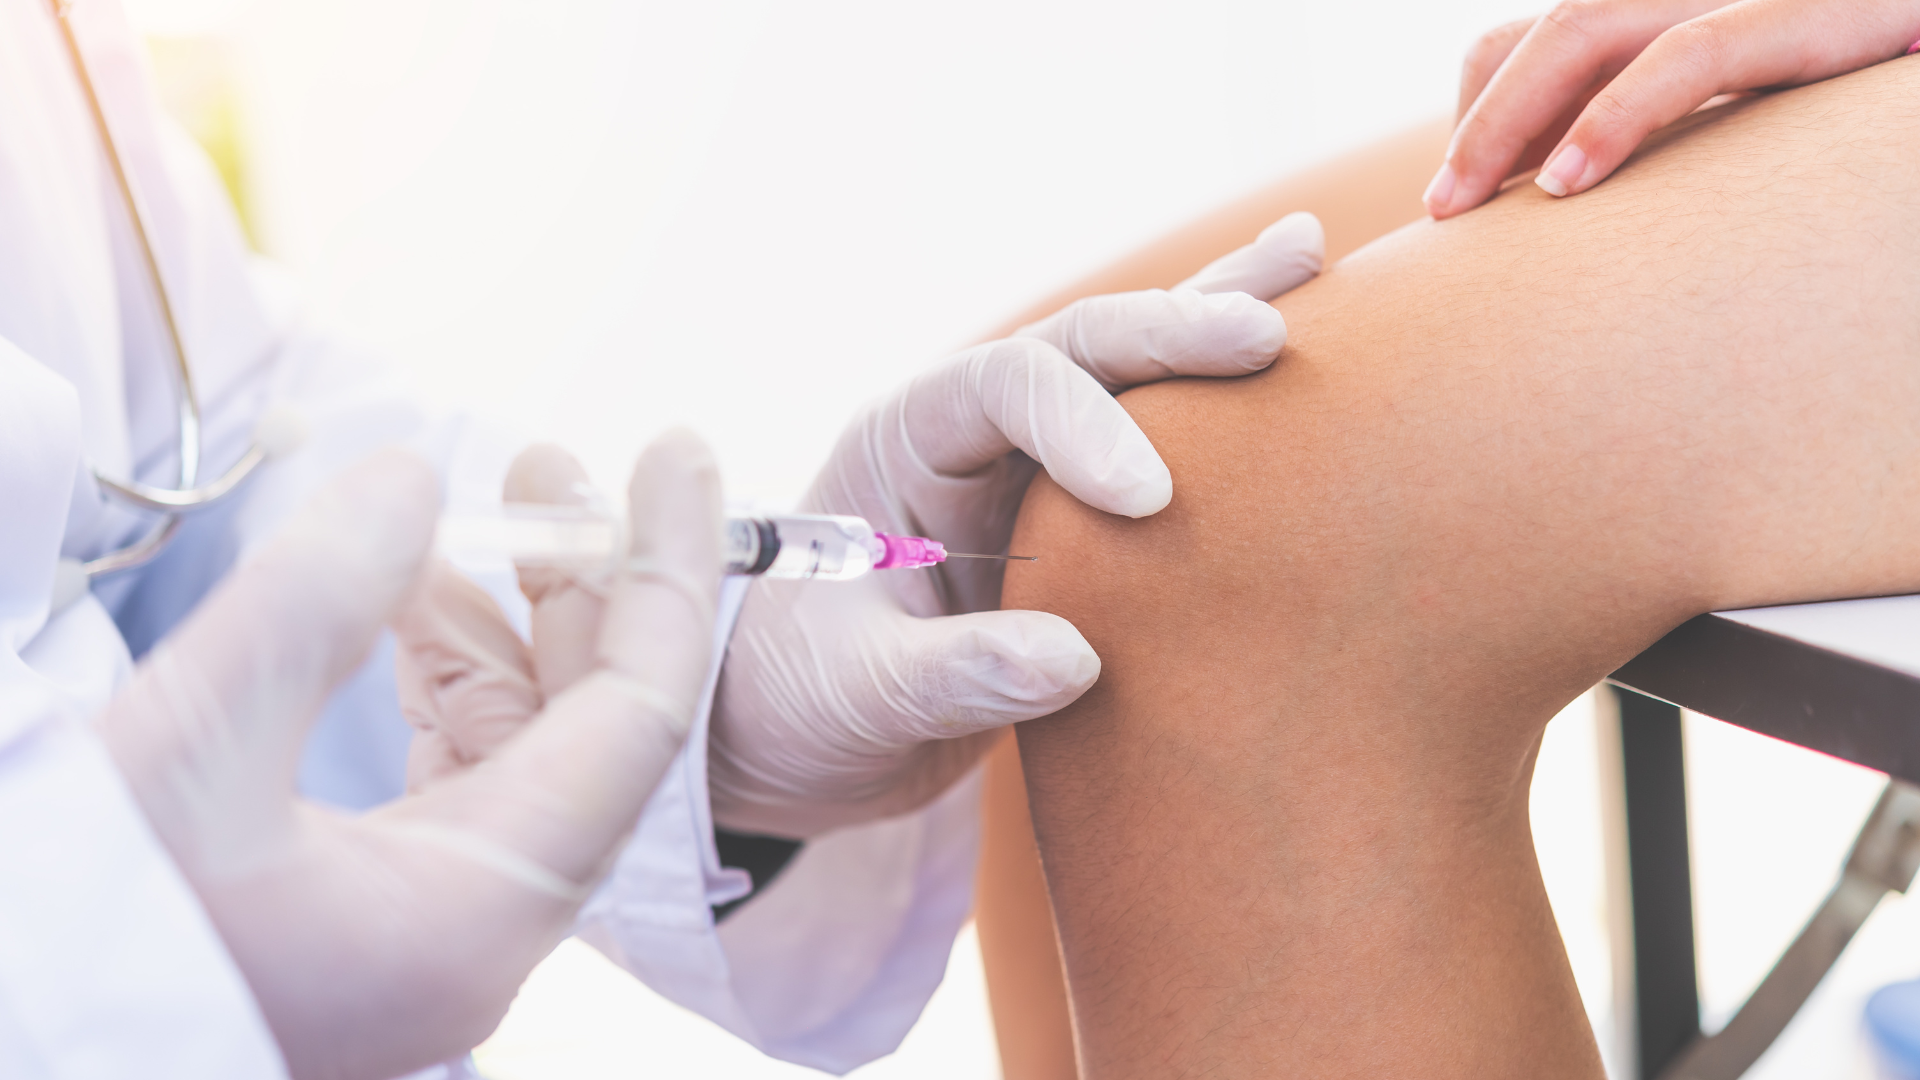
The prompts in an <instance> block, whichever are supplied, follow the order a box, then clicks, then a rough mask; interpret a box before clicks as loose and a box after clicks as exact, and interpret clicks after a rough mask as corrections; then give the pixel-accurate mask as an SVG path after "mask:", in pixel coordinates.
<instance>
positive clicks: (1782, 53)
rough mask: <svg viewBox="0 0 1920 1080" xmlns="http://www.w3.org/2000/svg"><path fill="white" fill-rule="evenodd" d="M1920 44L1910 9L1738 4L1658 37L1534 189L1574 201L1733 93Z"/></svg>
mask: <svg viewBox="0 0 1920 1080" xmlns="http://www.w3.org/2000/svg"><path fill="white" fill-rule="evenodd" d="M1916 35H1920V9H1916V7H1915V6H1914V5H1913V4H1911V3H1908V2H1904V0H1902V2H1894V0H1875V2H1867V3H1862V2H1860V0H1829V2H1826V3H1813V4H1809V3H1804V2H1791V0H1744V2H1742V3H1739V4H1735V5H1733V6H1732V7H1727V8H1722V9H1720V10H1718V11H1715V12H1712V13H1711V14H1708V15H1704V16H1701V17H1700V18H1697V19H1694V20H1692V21H1690V22H1686V23H1683V24H1681V25H1679V26H1676V27H1674V28H1673V29H1671V30H1668V31H1667V32H1666V33H1664V34H1661V35H1660V37H1659V38H1658V39H1656V40H1655V41H1654V42H1653V44H1651V45H1649V46H1648V47H1647V49H1646V51H1645V52H1642V53H1641V54H1640V56H1639V57H1638V58H1637V59H1635V60H1634V61H1633V63H1631V64H1629V65H1628V66H1627V69H1626V70H1625V71H1623V72H1621V73H1620V75H1619V77H1618V78H1616V79H1614V80H1613V81H1612V82H1611V83H1609V84H1608V85H1607V87H1606V89H1604V90H1602V91H1601V92H1600V93H1599V95H1598V96H1596V97H1595V98H1594V99H1593V101H1592V102H1591V103H1589V104H1588V105H1587V107H1586V109H1585V110H1584V111H1583V112H1582V113H1581V114H1580V117H1579V119H1578V120H1576V121H1575V122H1574V124H1573V126H1572V128H1570V129H1569V130H1568V131H1567V134H1566V136H1565V137H1564V138H1562V139H1561V140H1560V145H1559V147H1558V148H1557V149H1556V150H1555V151H1554V153H1553V155H1552V157H1550V158H1549V159H1548V161H1547V163H1546V165H1545V166H1544V167H1542V168H1541V170H1540V175H1539V176H1538V177H1537V178H1536V181H1535V182H1536V183H1538V184H1539V185H1540V187H1541V188H1543V189H1544V190H1546V191H1547V192H1548V193H1549V194H1552V195H1572V194H1576V193H1578V192H1582V191H1585V190H1587V189H1588V188H1590V187H1592V186H1593V185H1595V184H1597V183H1599V182H1600V181H1601V180H1603V179H1605V178H1606V177H1607V176H1608V175H1609V174H1611V173H1612V172H1613V171H1614V170H1615V169H1617V168H1619V167H1620V163H1621V162H1623V161H1625V160H1626V159H1627V157H1628V155H1630V154H1632V153H1633V151H1634V149H1635V148H1637V147H1638V146H1639V145H1640V143H1641V142H1642V141H1643V140H1645V139H1646V137H1647V136H1648V135H1649V134H1651V133H1652V132H1654V131H1656V130H1658V129H1660V128H1662V127H1665V126H1666V125H1668V124H1670V123H1672V122H1673V121H1675V120H1678V119H1680V118H1681V117H1683V116H1685V115H1687V114H1688V113H1690V112H1692V111H1693V110H1695V109H1697V108H1699V107H1700V106H1701V105H1702V104H1704V103H1705V102H1707V101H1708V100H1710V99H1712V98H1714V97H1716V96H1718V95H1720V94H1723V93H1727V92H1730V91H1736V90H1752V89H1759V88H1762V87H1773V86H1798V85H1801V84H1804V83H1810V82H1816V81H1818V80H1820V79H1825V78H1829V77H1831V76H1834V75H1840V74H1844V73H1846V72H1849V71H1856V70H1858V69H1860V68H1863V67H1867V66H1869V65H1871V64H1876V63H1879V62H1880V61H1882V60H1887V59H1891V58H1892V57H1895V56H1899V55H1901V54H1902V53H1904V52H1906V51H1907V48H1908V46H1910V45H1911V44H1913V42H1914V39H1915V37H1916Z"/></svg>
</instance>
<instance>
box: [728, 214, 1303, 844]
mask: <svg viewBox="0 0 1920 1080" xmlns="http://www.w3.org/2000/svg"><path fill="white" fill-rule="evenodd" d="M1323 248H1324V238H1323V235H1322V233H1321V229H1320V223H1319V221H1318V220H1316V219H1315V218H1314V217H1313V216H1312V215H1310V214H1293V215H1289V216H1288V217H1286V218H1283V219H1282V220H1281V221H1279V222H1277V223H1275V224H1274V225H1273V226H1271V227H1269V228H1268V229H1267V230H1266V231H1265V232H1263V233H1262V234H1261V235H1260V238H1259V239H1258V240H1256V241H1255V242H1254V243H1253V244H1251V245H1249V246H1248V247H1246V248H1243V249H1241V250H1239V251H1237V252H1234V253H1233V254H1231V255H1228V256H1226V257H1225V258H1223V259H1221V260H1219V261H1217V262H1215V263H1214V264H1213V265H1211V266H1209V267H1207V268H1206V269H1205V270H1203V271H1201V272H1200V273H1199V274H1198V275H1195V277H1194V278H1192V279H1190V280H1189V281H1188V282H1186V283H1183V284H1182V285H1181V286H1179V287H1176V288H1175V289H1173V290H1171V291H1161V290H1150V291H1146V292H1136V293H1125V294H1121V295H1115V296H1097V297H1092V298H1089V299H1086V300H1081V301H1079V302H1077V303H1075V304H1072V305H1070V306H1068V307H1067V308H1065V309H1064V310H1062V311H1060V312H1058V313H1057V314H1055V315H1052V316H1050V317H1048V318H1046V319H1043V320H1041V321H1040V322H1038V323H1035V324H1033V325H1032V326H1029V327H1026V328H1025V329H1023V330H1021V331H1020V332H1019V333H1018V334H1016V335H1015V336H1014V337H1012V338H1009V339H1007V340H1004V341H996V342H992V343H990V344H986V345H981V346H978V347H976V348H973V349H969V350H967V351H966V352H964V353H961V354H960V355H958V356H956V357H953V358H951V359H949V360H947V361H946V362H944V363H942V364H940V365H939V366H937V367H935V368H934V369H932V370H930V371H928V372H926V373H925V374H923V375H921V376H919V377H918V378H916V379H914V380H912V381H911V382H909V383H908V384H907V386H906V387H905V388H904V389H902V390H901V391H900V392H899V393H897V394H895V395H894V396H893V397H891V398H889V399H887V400H885V401H883V402H881V403H879V404H877V405H875V406H873V407H871V408H869V409H867V410H866V411H865V412H864V413H863V414H862V415H861V416H860V418H859V419H858V420H856V421H855V422H854V424H853V425H852V427H850V428H849V429H848V431H847V432H846V434H845V435H844V436H843V437H842V438H841V440H840V443H839V446H838V447H837V448H836V449H835V451H834V453H833V456H832V458H831V459H830V460H829V461H828V463H827V465H826V467H825V468H824V469H823V470H822V471H821V473H820V475H819V477H818V478H817V479H816V480H815V481H814V484H813V486H812V489H811V490H810V491H809V492H808V493H807V495H806V498H805V499H804V501H803V502H802V503H801V505H800V508H799V509H800V510H802V511H803V512H811V513H838V514H857V515H859V516H861V517H864V518H866V519H867V520H868V521H869V522H871V523H872V525H873V527H874V528H875V529H878V530H881V531H884V532H891V533H906V534H912V535H919V536H928V537H932V538H934V539H937V540H940V541H942V542H944V543H945V544H946V546H947V547H948V548H949V549H951V550H954V551H972V552H985V553H1004V552H1005V551H1006V545H1007V542H1008V539H1009V538H1010V536H1011V535H1012V530H1013V523H1014V516H1015V514H1016V513H1017V512H1018V510H1019V507H1020V502H1021V498H1022V496H1023V494H1024V493H1025V491H1026V488H1027V484H1028V481H1030V480H1031V479H1032V477H1033V475H1034V472H1035V470H1036V469H1041V468H1044V469H1046V470H1047V472H1048V474H1049V475H1050V476H1052V477H1053V479H1054V480H1056V481H1058V482H1059V483H1060V485H1061V486H1062V487H1064V488H1066V489H1067V490H1068V491H1069V492H1071V493H1073V495H1074V496H1075V497H1077V498H1079V499H1080V500H1081V501H1083V502H1086V503H1087V504H1089V505H1091V506H1093V507H1096V508H1097V509H1100V510H1104V511H1106V512H1108V513H1112V514H1124V515H1126V516H1128V517H1144V516H1146V515H1149V514H1153V513H1156V512H1158V511H1159V510H1160V509H1162V508H1163V507H1165V506H1166V505H1167V503H1168V501H1169V500H1170V499H1171V498H1172V497H1173V483H1172V478H1171V476H1170V475H1169V474H1168V472H1167V469H1166V466H1165V465H1164V464H1163V463H1162V462H1161V461H1160V458H1159V455H1158V454H1156V453H1155V452H1154V449H1153V446H1152V445H1151V444H1150V443H1149V442H1148V441H1147V438H1146V436H1145V435H1144V434H1143V433H1142V432H1141V431H1140V429H1139V428H1138V427H1137V426H1136V425H1135V424H1134V422H1133V420H1132V419H1131V418H1130V417H1129V416H1128V415H1127V412H1126V410H1125V409H1123V408H1122V407H1121V406H1120V403H1119V402H1118V401H1115V400H1114V398H1113V396H1112V393H1111V392H1113V391H1118V390H1121V389H1124V388H1126V387H1129V386H1135V385H1139V384H1141V383H1146V382H1152V381H1154V380H1157V379H1165V378H1169V377H1171V376H1175V375H1217V376H1231V375H1244V374H1248V373H1250V372H1254V371H1258V370H1260V369H1262V368H1264V367H1266V366H1267V365H1268V364H1270V363H1272V362H1273V360H1274V358H1275V357H1276V356H1277V355H1278V354H1279V352H1280V349H1281V347H1282V346H1283V345H1284V344H1285V343H1286V323H1285V321H1284V320H1283V319H1282V318H1281V317H1280V315H1279V313H1278V312H1276V311H1274V310H1273V309H1272V308H1271V307H1269V306H1267V304H1266V303H1265V301H1267V300H1270V299H1272V298H1273V297H1275V296H1278V295H1280V294H1281V293H1284V292H1286V291H1287V290H1289V289H1291V288H1293V287H1294V286H1296V285H1299V284H1300V283H1301V282H1303V281H1306V280H1307V279H1309V278H1311V277H1313V276H1314V275H1315V274H1316V273H1318V272H1319V269H1320V260H1321V253H1322V251H1323ZM1236 290H1237V291H1236ZM1002 572H1003V564H1000V563H997V562H991V561H986V560H954V561H951V562H947V563H945V564H942V565H940V566H938V567H936V568H931V569H927V570H916V571H880V572H877V573H874V574H869V575H868V576H866V577H864V578H861V579H859V580H857V581H853V582H846V583H813V582H792V581H768V580H762V581H759V582H756V583H755V584H754V585H753V588H752V591H751V593H750V594H749V597H748V600H747V603H746V607H745V608H744V609H743V611H742V613H741V616H740V622H739V625H738V627H737V629H736V630H735V631H734V635H733V639H732V644H731V645H730V647H729V649H728V653H727V660H726V664H725V667H724V668H723V669H722V672H721V682H720V688H719V693H718V697H717V698H716V703H715V709H714V717H713V727H712V735H711V739H710V742H709V754H710V756H709V759H708V761H709V765H708V769H709V772H708V776H709V782H710V786H711V793H712V799H713V811H714V820H715V821H716V822H717V823H718V824H720V825H723V826H725V827H727V828H729V829H734V830H737V831H743V832H755V833H764V834H770V835H778V836H788V837H802V838H804V837H809V836H813V835H816V834H818V833H820V832H823V831H825V830H828V829H832V828H835V827H837V826H842V825H847V824H852V823H857V822H862V821H868V820H872V819H876V818H880V817H886V816H889V815H893V814H899V813H903V812H906V811H909V810H912V809H915V808H917V807H919V806H922V805H924V804H925V803H927V802H928V801H930V800H932V799H933V798H935V797H936V796H937V795H939V794H940V793H941V792H942V791H944V790H945V789H946V788H947V787H948V785H950V784H951V783H952V782H953V781H954V780H956V779H958V778H959V777H960V776H961V775H962V774H963V773H964V772H966V771H967V770H968V769H969V768H970V767H972V765H973V764H974V762H975V761H977V760H978V759H979V757H980V756H981V754H983V753H984V752H985V751H986V750H987V749H988V747H989V746H990V745H991V743H992V740H993V739H994V738H996V737H997V736H998V734H999V733H1000V731H1001V730H1002V729H1003V728H1004V727H1005V726H1006V725H1008V724H1011V723H1014V722H1016V721H1021V720H1030V719H1033V718H1035V717H1040V716H1045V715H1047V714H1049V713H1052V712H1055V711H1057V710H1059V709H1060V708H1062V707H1063V706H1065V705H1067V704H1068V703H1070V702H1072V701H1073V700H1074V699H1075V698H1077V697H1079V696H1080V694H1081V693H1082V692H1084V691H1085V690H1086V689H1087V687H1089V686H1091V685H1092V684H1093V681H1094V679H1095V678H1096V677H1098V675H1099V673H1100V661H1099V658H1098V657H1097V656H1095V655H1094V653H1093V650H1092V648H1091V647H1089V646H1088V644H1087V642H1086V640H1085V639H1084V638H1082V637H1081V636H1080V634H1079V632H1078V631H1076V630H1074V628H1073V627H1072V626H1071V625H1070V624H1069V623H1067V622H1066V621H1065V620H1064V619H1061V618H1058V617H1056V616H1053V615H1048V614H1043V613H1040V612H1032V611H995V610H992V609H993V608H995V607H997V606H998V603H999V596H1000V582H1001V577H1002Z"/></svg>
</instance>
